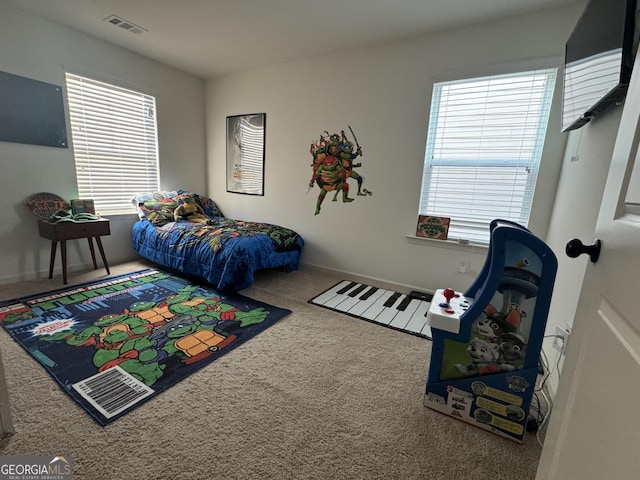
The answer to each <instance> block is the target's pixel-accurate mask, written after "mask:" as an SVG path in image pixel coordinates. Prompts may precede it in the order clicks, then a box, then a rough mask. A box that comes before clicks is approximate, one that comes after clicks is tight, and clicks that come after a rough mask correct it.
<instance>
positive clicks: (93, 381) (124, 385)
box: [0, 269, 291, 426]
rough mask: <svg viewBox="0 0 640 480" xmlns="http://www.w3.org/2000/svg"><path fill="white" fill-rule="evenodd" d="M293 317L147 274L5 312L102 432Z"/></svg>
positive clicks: (0, 308)
mask: <svg viewBox="0 0 640 480" xmlns="http://www.w3.org/2000/svg"><path fill="white" fill-rule="evenodd" d="M289 313H291V311H290V310H286V309H282V308H278V307H274V306H272V305H268V304H265V303H262V302H258V301H255V300H252V299H250V298H247V297H244V296H242V295H240V294H237V293H232V294H221V293H219V292H217V291H216V290H214V289H213V288H211V287H208V286H203V285H200V284H198V283H196V282H194V281H193V280H188V279H186V278H182V277H180V276H177V275H174V274H171V273H167V272H163V271H160V270H154V269H147V270H142V271H138V272H134V273H130V274H125V275H120V276H117V277H111V278H109V279H108V280H102V281H97V282H92V283H87V284H83V285H79V286H74V287H69V288H64V289H60V290H56V291H53V292H48V293H43V294H39V295H34V296H29V297H25V298H21V299H16V300H10V301H3V302H0V322H2V326H3V327H4V328H5V330H6V331H7V332H8V333H9V334H10V335H11V336H12V337H13V338H14V340H16V341H17V342H18V343H19V344H20V345H22V347H23V348H24V349H25V350H26V351H27V352H29V353H30V354H31V355H32V356H33V357H34V358H35V359H36V360H37V361H38V362H39V363H40V364H41V365H42V366H43V367H44V368H45V369H46V370H47V372H49V374H51V376H52V377H53V378H54V379H55V380H56V381H57V382H58V383H59V384H60V386H61V387H62V388H63V389H64V390H65V391H66V392H67V393H68V394H69V395H71V397H73V399H74V400H75V401H76V402H78V403H79V404H80V405H81V406H82V407H83V408H84V409H85V410H86V411H87V412H88V413H89V414H90V415H91V416H92V417H93V418H94V419H95V421H96V422H98V423H99V424H100V425H103V426H104V425H107V424H108V423H110V422H112V421H114V420H116V419H118V418H120V417H122V416H123V415H125V414H126V413H128V412H130V411H131V410H132V409H133V408H135V407H137V406H139V405H140V404H142V403H143V402H145V401H147V400H149V399H150V398H151V397H153V396H154V395H157V394H158V393H160V392H162V391H164V390H166V389H167V388H169V387H171V386H172V385H174V384H176V383H178V382H179V381H180V380H182V379H183V378H185V377H187V376H188V375H190V374H192V373H193V372H195V371H197V370H199V369H200V368H202V367H204V366H206V365H208V364H210V363H211V362H213V361H214V360H216V359H217V358H219V357H220V356H221V355H224V354H225V353H227V352H229V351H231V350H232V349H234V348H235V347H237V346H238V345H241V344H242V343H244V342H246V341H247V340H249V339H250V338H252V337H253V336H255V335H257V334H258V333H260V332H262V331H263V330H265V329H267V328H268V327H270V326H271V325H273V324H274V323H275V322H277V321H278V320H280V319H281V318H283V317H284V316H286V315H288V314H289Z"/></svg>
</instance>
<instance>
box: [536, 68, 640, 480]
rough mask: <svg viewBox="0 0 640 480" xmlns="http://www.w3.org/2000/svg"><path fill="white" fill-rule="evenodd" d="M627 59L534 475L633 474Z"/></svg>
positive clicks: (632, 99) (634, 320)
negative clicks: (587, 256) (593, 259)
mask: <svg viewBox="0 0 640 480" xmlns="http://www.w3.org/2000/svg"><path fill="white" fill-rule="evenodd" d="M635 65H636V68H635V69H634V72H633V76H632V79H631V85H630V88H629V92H628V94H627V99H626V101H625V105H624V110H623V113H622V119H621V122H620V129H619V131H618V136H617V139H616V143H615V147H614V151H613V158H612V161H611V168H610V170H609V176H608V178H607V183H606V186H605V191H604V197H603V201H602V207H601V209H600V214H599V217H598V222H597V226H596V232H595V238H599V239H600V240H601V241H602V249H601V253H600V258H599V259H598V261H597V263H590V264H589V267H588V268H587V273H586V276H585V281H584V285H583V289H582V293H581V296H580V302H579V306H578V310H577V312H576V317H575V320H574V323H573V332H572V333H571V337H570V339H569V344H568V348H567V356H566V360H565V362H564V367H563V371H562V375H561V377H560V385H559V387H558V393H557V395H556V399H555V402H554V403H555V404H554V409H553V412H552V414H551V419H550V424H549V428H548V432H547V435H546V439H545V444H544V448H543V451H542V458H541V460H540V466H539V468H538V474H537V477H536V479H537V480H556V479H557V480H572V479H576V480H578V479H579V480H587V479H594V480H603V479H615V480H625V479H634V480H635V479H640V209H639V207H640V160H638V159H637V156H638V144H639V142H640V56H639V57H638V58H636V63H635ZM603 160H604V159H603ZM575 208H576V213H577V214H579V212H580V206H579V205H576V207H575ZM582 240H583V241H584V243H585V244H587V243H592V240H593V239H585V238H583V239H582Z"/></svg>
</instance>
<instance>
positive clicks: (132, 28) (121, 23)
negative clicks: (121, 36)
mask: <svg viewBox="0 0 640 480" xmlns="http://www.w3.org/2000/svg"><path fill="white" fill-rule="evenodd" d="M104 21H105V22H109V23H111V24H113V25H115V26H117V27H120V28H123V29H124V30H127V31H128V32H131V33H135V34H136V35H142V34H143V33H144V32H148V31H149V30H147V29H146V28H142V27H140V26H139V25H136V24H135V23H133V22H130V21H129V20H125V19H124V18H122V17H118V16H117V15H110V16H108V17H107V18H105V19H104Z"/></svg>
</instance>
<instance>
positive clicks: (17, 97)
mask: <svg viewBox="0 0 640 480" xmlns="http://www.w3.org/2000/svg"><path fill="white" fill-rule="evenodd" d="M0 141H3V142H15V143H27V144H31V145H44V146H49V147H59V148H67V128H66V122H65V116H64V103H63V99H62V87H60V86H58V85H53V84H51V83H45V82H41V81H39V80H33V79H31V78H26V77H21V76H19V75H13V74H11V73H7V72H0Z"/></svg>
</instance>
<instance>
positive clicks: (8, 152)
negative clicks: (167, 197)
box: [0, 2, 206, 283]
mask: <svg viewBox="0 0 640 480" xmlns="http://www.w3.org/2000/svg"><path fill="white" fill-rule="evenodd" d="M0 45H2V47H1V48H0V70H2V71H5V72H8V73H12V74H15V75H21V76H24V77H28V78H32V79H35V80H40V81H43V82H48V83H53V84H56V85H61V86H63V85H64V72H65V70H67V69H69V70H73V71H82V72H83V73H86V74H87V75H93V74H95V75H97V76H98V77H99V78H102V79H105V78H106V79H111V80H112V81H113V82H114V83H119V84H122V85H123V86H125V87H129V88H134V89H138V90H140V91H144V92H145V93H148V94H151V95H154V96H156V100H157V114H158V133H159V152H160V177H161V183H162V187H163V188H178V187H182V188H187V189H193V190H194V191H199V192H204V191H205V190H206V182H205V179H204V175H203V172H204V171H205V170H206V161H205V160H206V157H205V127H204V117H205V114H204V81H203V80H201V79H198V78H196V77H193V76H191V75H188V74H185V73H183V72H180V71H178V70H175V69H173V68H170V67H166V66H164V65H162V64H160V63H157V62H155V61H152V60H149V59H147V58H145V57H141V56H139V55H136V54H134V53H132V52H129V51H127V50H124V49H122V48H119V47H116V46H114V45H112V44H109V43H106V42H103V41H100V40H98V39H96V38H94V37H91V36H87V35H84V34H82V33H79V32H77V31H75V30H72V29H70V28H67V27H65V26H62V25H60V24H56V23H53V22H51V21H49V20H45V19H42V18H40V17H37V16H35V15H33V14H30V13H27V12H24V11H22V10H21V9H17V8H15V7H12V6H10V5H6V4H5V3H3V2H0ZM67 135H68V137H69V141H70V142H71V140H72V139H71V132H70V130H69V124H68V122H67ZM0 170H1V175H0V185H1V187H2V198H3V199H4V201H5V207H4V208H3V209H2V210H0V252H1V253H0V255H1V256H2V257H1V258H2V262H1V267H0V283H8V282H12V281H18V280H24V279H30V278H35V277H41V276H43V275H46V274H48V266H49V247H50V243H49V241H47V240H44V239H41V238H39V236H38V229H37V224H36V219H35V217H34V216H32V215H31V214H30V213H29V212H28V211H27V210H26V209H25V207H24V206H23V201H24V200H25V199H26V198H27V197H28V196H29V195H31V194H33V193H36V192H52V193H56V194H58V195H60V196H62V197H63V198H66V199H70V198H77V196H78V192H77V185H76V179H75V165H74V159H73V151H72V149H71V148H68V149H61V148H54V147H42V146H34V145H23V144H18V143H9V142H0ZM135 218H136V217H135V215H124V216H117V217H111V220H112V221H111V230H112V233H111V236H109V237H104V241H103V243H104V246H105V250H106V254H107V258H108V260H109V261H110V262H111V263H115V262H119V261H123V260H126V259H131V258H135V253H134V252H133V249H132V248H131V240H130V238H131V236H130V230H131V225H132V224H133V221H134V220H135ZM71 243H72V244H71V245H70V246H69V266H70V269H71V270H73V269H86V268H91V267H92V265H91V258H90V255H89V252H88V248H87V244H86V242H85V241H82V242H80V241H74V242H71ZM59 262H60V260H59V259H58V263H56V273H57V274H59V273H60V263H59Z"/></svg>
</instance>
